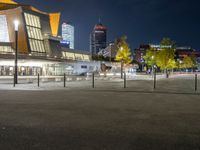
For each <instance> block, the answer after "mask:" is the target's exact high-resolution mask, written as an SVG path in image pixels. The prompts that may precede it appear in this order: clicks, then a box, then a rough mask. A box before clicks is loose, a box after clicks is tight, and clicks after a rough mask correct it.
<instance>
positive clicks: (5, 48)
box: [0, 46, 14, 54]
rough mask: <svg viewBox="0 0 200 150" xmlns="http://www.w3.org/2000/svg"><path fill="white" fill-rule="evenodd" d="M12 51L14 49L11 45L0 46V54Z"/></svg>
mask: <svg viewBox="0 0 200 150" xmlns="http://www.w3.org/2000/svg"><path fill="white" fill-rule="evenodd" d="M13 52H14V50H13V49H12V48H11V46H0V54H7V53H13Z"/></svg>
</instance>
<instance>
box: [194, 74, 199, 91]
mask: <svg viewBox="0 0 200 150" xmlns="http://www.w3.org/2000/svg"><path fill="white" fill-rule="evenodd" d="M197 82H198V76H197V74H195V91H197Z"/></svg>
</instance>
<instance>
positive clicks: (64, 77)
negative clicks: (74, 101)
mask: <svg viewBox="0 0 200 150" xmlns="http://www.w3.org/2000/svg"><path fill="white" fill-rule="evenodd" d="M64 87H66V74H65V73H64Z"/></svg>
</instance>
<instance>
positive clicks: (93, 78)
mask: <svg viewBox="0 0 200 150" xmlns="http://www.w3.org/2000/svg"><path fill="white" fill-rule="evenodd" d="M92 88H94V72H93V73H92Z"/></svg>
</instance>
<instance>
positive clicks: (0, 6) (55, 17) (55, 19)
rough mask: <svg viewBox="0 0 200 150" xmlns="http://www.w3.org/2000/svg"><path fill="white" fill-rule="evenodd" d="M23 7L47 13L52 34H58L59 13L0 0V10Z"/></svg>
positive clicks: (11, 0) (10, 0) (8, 0)
mask: <svg viewBox="0 0 200 150" xmlns="http://www.w3.org/2000/svg"><path fill="white" fill-rule="evenodd" d="M19 6H21V7H23V8H25V9H29V10H32V11H34V12H37V13H40V14H43V15H48V16H49V19H50V26H51V31H52V35H53V36H57V35H58V29H59V23H60V15H61V14H60V13H46V12H43V11H40V10H39V9H37V8H35V7H33V6H30V5H24V4H18V3H16V2H14V1H13V0H0V11H1V10H7V9H13V8H17V7H19Z"/></svg>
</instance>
